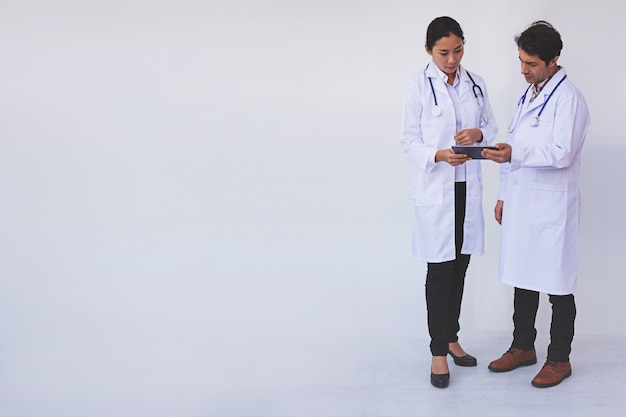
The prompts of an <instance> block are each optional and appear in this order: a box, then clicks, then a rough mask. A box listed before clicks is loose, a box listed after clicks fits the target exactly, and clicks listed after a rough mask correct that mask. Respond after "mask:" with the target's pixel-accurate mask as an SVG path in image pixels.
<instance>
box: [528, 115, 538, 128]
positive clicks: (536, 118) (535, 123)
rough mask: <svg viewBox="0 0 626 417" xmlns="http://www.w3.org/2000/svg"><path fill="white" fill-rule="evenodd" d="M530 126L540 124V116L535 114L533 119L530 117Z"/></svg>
mask: <svg viewBox="0 0 626 417" xmlns="http://www.w3.org/2000/svg"><path fill="white" fill-rule="evenodd" d="M530 126H531V127H537V126H539V118H538V117H537V116H535V117H533V118H532V119H530Z"/></svg>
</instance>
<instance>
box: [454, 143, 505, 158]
mask: <svg viewBox="0 0 626 417" xmlns="http://www.w3.org/2000/svg"><path fill="white" fill-rule="evenodd" d="M483 149H491V150H494V151H497V150H498V148H496V147H495V146H453V147H452V150H453V151H454V153H459V154H465V155H467V156H469V157H470V158H472V159H485V157H484V156H482V155H481V152H482V151H483Z"/></svg>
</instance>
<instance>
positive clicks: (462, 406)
mask: <svg viewBox="0 0 626 417" xmlns="http://www.w3.org/2000/svg"><path fill="white" fill-rule="evenodd" d="M421 342H423V341H419V340H417V339H414V340H410V339H407V340H363V341H361V343H360V346H358V347H357V346H352V348H353V349H354V350H351V351H346V350H345V348H346V347H347V346H343V347H341V346H338V347H337V349H336V351H335V352H336V354H335V356H333V355H332V353H331V352H330V351H327V352H326V354H327V355H329V356H328V357H327V358H326V359H327V361H326V363H325V364H326V365H328V364H331V363H332V366H330V367H324V366H322V367H321V368H322V369H314V368H312V367H311V363H308V362H302V363H299V364H291V365H292V366H289V367H286V368H283V369H281V368H277V369H276V368H273V367H272V366H267V367H266V371H267V374H266V382H267V383H265V384H264V383H263V381H259V382H260V383H259V384H258V385H257V386H255V387H254V389H251V390H249V391H248V390H237V389H234V390H229V391H228V392H224V393H223V396H222V397H221V398H218V399H217V402H216V404H214V406H215V408H213V409H212V411H213V412H212V413H211V415H216V416H218V415H220V416H250V417H252V416H255V417H257V416H268V417H269V416H271V417H296V416H301V417H314V416H315V417H330V416H346V417H348V416H354V417H410V416H411V417H412V416H428V415H450V416H452V415H454V416H529V415H532V416H550V415H559V416H561V415H569V416H596V415H597V416H624V415H625V411H624V406H626V396H625V395H624V391H625V389H626V364H625V363H624V362H623V358H624V349H623V347H622V346H623V343H624V340H621V339H611V338H602V339H596V338H592V337H578V338H577V339H576V341H575V350H574V352H573V354H572V357H571V361H572V366H573V375H572V376H571V377H570V378H568V379H566V380H565V381H564V382H563V383H561V384H560V385H558V386H556V387H552V388H546V389H539V388H535V387H533V386H532V385H531V384H530V381H531V379H532V378H533V377H534V375H535V374H536V373H537V372H538V371H539V369H540V368H541V365H542V364H543V359H539V358H538V359H539V362H538V363H537V364H536V365H534V366H529V367H525V368H520V369H517V370H515V371H512V372H509V373H493V372H490V371H489V370H488V369H487V364H488V362H489V361H490V360H492V359H495V358H497V357H499V356H500V355H501V354H502V353H503V352H504V351H505V350H506V349H507V348H508V344H509V342H510V341H509V340H508V339H507V338H505V337H494V336H491V337H482V338H476V339H473V340H472V339H468V338H467V337H466V338H465V346H466V347H467V350H468V351H470V350H471V353H473V354H474V355H475V356H477V357H478V360H479V365H478V366H477V367H476V368H462V367H456V366H454V365H453V363H452V361H451V360H450V361H449V363H450V365H451V383H450V386H449V387H448V388H447V389H437V388H434V387H432V386H431V385H430V382H429V364H430V358H429V356H428V353H427V351H426V350H425V348H424V346H420V345H419V343H421ZM546 343H547V342H546V340H545V338H543V337H540V338H539V340H538V343H537V349H538V356H540V358H543V357H544V356H545V346H546ZM541 352H544V353H541ZM315 359H316V360H317V361H319V358H315ZM288 360H289V359H287V361H288ZM318 363H319V362H318ZM287 374H291V376H289V375H287ZM294 375H299V377H298V378H295V377H294ZM281 376H282V377H284V378H285V379H284V380H283V383H281Z"/></svg>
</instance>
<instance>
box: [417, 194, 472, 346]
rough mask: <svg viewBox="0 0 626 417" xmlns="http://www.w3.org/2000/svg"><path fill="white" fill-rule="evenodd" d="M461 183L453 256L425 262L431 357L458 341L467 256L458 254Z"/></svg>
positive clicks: (456, 200)
mask: <svg viewBox="0 0 626 417" xmlns="http://www.w3.org/2000/svg"><path fill="white" fill-rule="evenodd" d="M465 193H466V186H465V183H464V182H457V183H455V189H454V213H455V245H456V259H454V260H452V261H447V262H440V263H430V262H429V263H428V270H427V273H426V309H427V316H428V332H429V334H430V351H431V353H432V355H433V356H446V355H447V354H448V343H451V342H456V341H457V340H459V338H458V336H457V334H458V332H459V330H460V325H459V316H460V314H461V301H462V299H463V288H464V286H465V272H466V271H467V267H468V266H469V261H470V256H469V255H461V247H462V246H463V223H464V222H465Z"/></svg>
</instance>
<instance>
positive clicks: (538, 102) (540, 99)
mask: <svg viewBox="0 0 626 417" xmlns="http://www.w3.org/2000/svg"><path fill="white" fill-rule="evenodd" d="M565 75H567V74H566V72H565V68H563V67H561V68H559V70H558V71H557V72H556V73H555V74H554V75H553V76H552V78H550V80H549V81H548V83H547V84H546V85H544V86H543V88H542V89H541V92H540V93H539V95H538V96H537V98H536V99H535V101H533V102H532V103H530V104H529V105H528V107H527V110H528V111H530V110H533V109H536V108H537V107H540V106H543V103H545V101H546V100H547V99H548V96H549V95H550V93H552V91H553V90H554V88H555V87H556V85H557V84H558V83H559V82H560V81H561V80H562V79H563V77H565ZM531 94H532V87H531V89H529V90H528V96H527V97H526V100H529V99H530V95H531Z"/></svg>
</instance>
